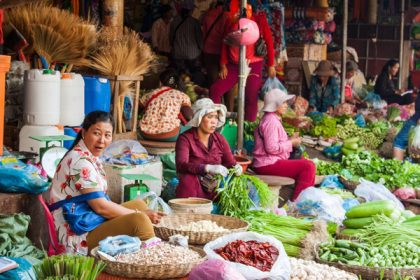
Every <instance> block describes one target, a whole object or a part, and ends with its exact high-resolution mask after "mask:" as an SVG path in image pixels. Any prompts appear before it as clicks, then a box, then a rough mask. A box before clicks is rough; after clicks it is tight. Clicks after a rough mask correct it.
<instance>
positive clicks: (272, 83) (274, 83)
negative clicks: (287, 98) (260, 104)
mask: <svg viewBox="0 0 420 280" xmlns="http://www.w3.org/2000/svg"><path fill="white" fill-rule="evenodd" d="M276 88H278V89H281V90H282V91H284V92H285V93H287V89H286V88H285V87H284V86H283V84H282V83H281V82H280V80H279V79H277V78H268V79H267V80H266V81H265V83H264V85H263V87H262V88H261V96H260V97H261V99H264V95H265V94H266V93H267V92H269V91H270V90H272V89H276Z"/></svg>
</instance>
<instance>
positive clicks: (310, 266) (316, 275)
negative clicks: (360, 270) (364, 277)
mask: <svg viewBox="0 0 420 280" xmlns="http://www.w3.org/2000/svg"><path fill="white" fill-rule="evenodd" d="M289 260H290V264H291V266H292V273H291V274H290V280H302V279H314V280H317V279H323V280H337V279H340V280H358V279H359V278H358V277H357V276H356V275H355V274H352V273H349V272H346V271H344V270H341V269H338V268H335V267H332V266H328V265H325V264H319V263H316V262H314V261H308V260H302V259H296V258H289Z"/></svg>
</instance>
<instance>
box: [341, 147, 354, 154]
mask: <svg viewBox="0 0 420 280" xmlns="http://www.w3.org/2000/svg"><path fill="white" fill-rule="evenodd" d="M341 152H342V153H343V155H345V156H349V155H351V154H354V153H355V152H356V151H354V150H350V149H347V148H341Z"/></svg>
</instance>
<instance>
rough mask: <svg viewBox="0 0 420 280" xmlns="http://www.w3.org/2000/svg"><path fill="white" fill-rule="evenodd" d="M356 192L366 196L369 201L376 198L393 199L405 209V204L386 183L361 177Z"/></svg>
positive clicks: (358, 194)
mask: <svg viewBox="0 0 420 280" xmlns="http://www.w3.org/2000/svg"><path fill="white" fill-rule="evenodd" d="M354 194H355V195H357V196H358V197H362V198H364V199H365V200H366V201H367V202H369V201H375V200H391V201H393V202H394V203H395V204H396V205H398V207H399V208H400V209H401V210H404V206H403V205H402V203H401V202H400V201H399V200H398V198H396V197H395V195H393V194H392V193H391V192H390V191H389V190H388V189H387V188H386V187H385V186H384V185H381V184H376V183H373V182H371V181H368V180H365V179H363V178H362V179H360V185H358V186H357V188H356V190H355V191H354Z"/></svg>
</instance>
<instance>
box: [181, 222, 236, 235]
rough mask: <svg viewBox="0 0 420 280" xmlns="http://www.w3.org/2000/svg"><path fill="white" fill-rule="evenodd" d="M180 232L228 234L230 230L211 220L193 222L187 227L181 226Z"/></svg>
mask: <svg viewBox="0 0 420 280" xmlns="http://www.w3.org/2000/svg"><path fill="white" fill-rule="evenodd" d="M177 229H178V230H185V231H197V232H227V231H229V230H227V229H225V228H224V227H221V226H219V225H218V224H217V223H215V222H213V221H209V220H202V221H198V222H191V223H189V224H187V225H180V226H179V227H178V228H177Z"/></svg>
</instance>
